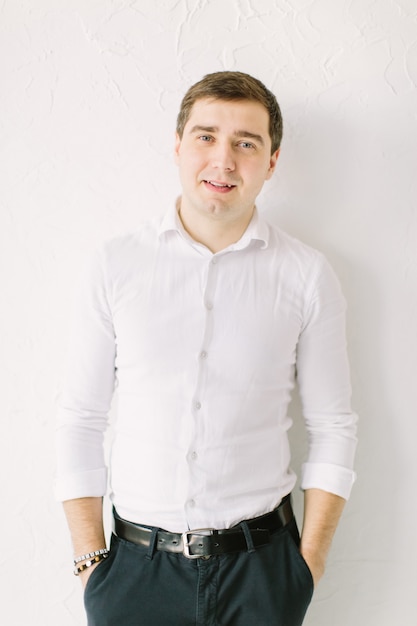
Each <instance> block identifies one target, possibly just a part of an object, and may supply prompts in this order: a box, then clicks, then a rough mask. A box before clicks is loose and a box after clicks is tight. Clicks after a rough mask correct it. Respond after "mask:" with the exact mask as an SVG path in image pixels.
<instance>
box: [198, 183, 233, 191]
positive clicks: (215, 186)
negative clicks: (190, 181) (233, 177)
mask: <svg viewBox="0 0 417 626" xmlns="http://www.w3.org/2000/svg"><path fill="white" fill-rule="evenodd" d="M203 182H204V184H205V186H206V187H207V188H208V189H211V190H213V191H217V192H220V193H228V192H229V191H232V189H234V188H235V187H236V185H231V184H230V183H223V182H220V181H217V180H204V181H203Z"/></svg>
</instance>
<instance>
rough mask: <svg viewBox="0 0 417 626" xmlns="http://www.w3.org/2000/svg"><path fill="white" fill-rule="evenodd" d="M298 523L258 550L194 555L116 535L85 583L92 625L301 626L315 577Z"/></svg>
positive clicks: (274, 535)
mask: <svg viewBox="0 0 417 626" xmlns="http://www.w3.org/2000/svg"><path fill="white" fill-rule="evenodd" d="M298 545H299V534H298V529H297V526H296V523H295V520H294V521H293V522H290V523H289V524H288V525H287V526H286V527H285V528H282V529H280V530H279V531H277V532H276V533H274V534H273V535H272V540H271V543H270V544H268V545H266V546H262V547H260V548H257V549H256V550H254V551H247V552H239V553H237V554H225V555H220V556H212V557H210V558H208V559H196V560H189V559H187V558H186V557H185V556H183V555H182V554H172V553H169V552H161V551H153V550H152V549H151V550H150V549H148V548H143V547H141V546H137V545H135V544H133V543H130V542H129V541H125V540H124V539H120V538H118V537H115V536H114V535H113V536H112V541H111V550H110V556H109V558H108V559H106V560H104V561H103V562H102V563H100V565H98V566H97V567H96V569H95V570H94V572H93V573H92V575H91V576H90V578H89V580H88V582H87V587H86V589H85V595H84V604H85V608H86V612H87V616H88V626H300V625H301V624H302V622H303V619H304V616H305V613H306V611H307V608H308V605H309V603H310V601H311V597H312V594H313V579H312V576H311V573H310V570H309V569H308V566H307V564H306V562H305V561H304V559H303V558H302V556H301V554H300V552H299V549H298Z"/></svg>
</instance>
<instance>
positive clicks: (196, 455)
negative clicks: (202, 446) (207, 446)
mask: <svg viewBox="0 0 417 626" xmlns="http://www.w3.org/2000/svg"><path fill="white" fill-rule="evenodd" d="M190 456H191V459H192V460H193V461H196V460H197V457H198V454H197V452H191V455H190Z"/></svg>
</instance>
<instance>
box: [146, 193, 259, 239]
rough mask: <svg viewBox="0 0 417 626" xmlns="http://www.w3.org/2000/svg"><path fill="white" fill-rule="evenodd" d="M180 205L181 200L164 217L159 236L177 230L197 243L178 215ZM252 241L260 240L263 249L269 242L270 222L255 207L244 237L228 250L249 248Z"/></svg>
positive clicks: (183, 236)
mask: <svg viewBox="0 0 417 626" xmlns="http://www.w3.org/2000/svg"><path fill="white" fill-rule="evenodd" d="M178 206H179V202H177V203H176V206H175V207H172V208H171V209H170V210H169V211H168V212H167V213H166V214H165V216H164V217H163V219H162V222H161V224H160V227H159V233H158V234H159V237H161V236H162V235H163V234H164V233H168V232H172V231H174V232H177V233H178V234H179V235H181V237H182V238H183V239H185V240H187V241H189V242H190V243H194V244H196V243H197V242H195V241H194V240H193V239H192V238H191V237H190V235H189V234H188V233H187V231H186V230H185V228H184V226H183V225H182V222H181V219H180V217H179V215H178ZM251 241H260V242H261V244H262V245H261V246H260V247H261V249H262V250H264V249H265V248H267V247H268V244H269V229H268V224H267V223H266V222H265V221H264V220H263V219H262V218H261V216H260V215H259V211H258V209H257V208H256V207H255V210H254V212H253V216H252V219H251V221H250V222H249V225H248V227H247V229H246V230H245V232H244V233H243V235H242V237H241V238H240V239H239V241H237V242H236V243H234V244H232V245H231V246H229V247H228V248H227V249H228V250H243V249H244V248H247V247H248V246H249V244H250V243H251Z"/></svg>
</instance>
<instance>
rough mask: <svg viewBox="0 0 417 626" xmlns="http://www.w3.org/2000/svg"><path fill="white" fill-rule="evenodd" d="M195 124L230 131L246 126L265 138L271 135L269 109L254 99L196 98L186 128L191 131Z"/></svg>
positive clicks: (250, 130) (248, 129)
mask: <svg viewBox="0 0 417 626" xmlns="http://www.w3.org/2000/svg"><path fill="white" fill-rule="evenodd" d="M195 125H198V126H212V127H216V128H218V129H219V130H220V131H222V130H224V131H230V132H234V131H235V130H236V129H243V128H244V129H246V130H247V131H249V132H252V133H256V134H259V135H262V136H263V137H265V138H267V137H268V136H269V114H268V111H267V110H266V108H265V107H264V106H263V104H261V103H260V102H255V101H253V100H219V99H213V98H201V99H199V100H196V102H195V103H194V104H193V107H192V109H191V113H190V116H189V118H188V120H187V123H186V125H185V128H184V130H185V131H187V130H188V132H189V131H190V130H191V129H192V128H193V127H194V126H195Z"/></svg>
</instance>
